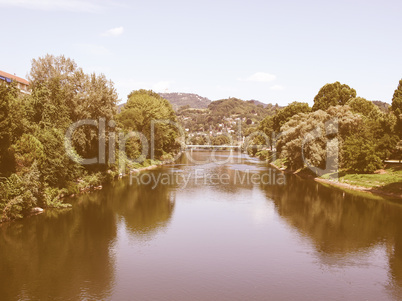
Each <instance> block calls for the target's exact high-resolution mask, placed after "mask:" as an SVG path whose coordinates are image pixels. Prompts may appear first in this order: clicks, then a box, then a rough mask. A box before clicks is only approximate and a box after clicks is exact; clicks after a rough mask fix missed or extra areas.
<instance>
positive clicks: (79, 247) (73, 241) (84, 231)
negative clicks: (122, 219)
mask: <svg viewBox="0 0 402 301" xmlns="http://www.w3.org/2000/svg"><path fill="white" fill-rule="evenodd" d="M82 203H83V204H85V205H83V206H76V207H75V208H74V209H73V210H69V211H67V212H60V211H59V212H58V213H55V212H51V211H49V212H47V213H44V214H43V215H40V216H35V217H31V218H28V219H26V220H24V221H20V222H15V223H11V224H7V225H2V226H1V227H0V246H1V247H0V296H1V299H2V300H17V299H18V300H48V299H49V298H50V299H56V298H60V299H62V300H74V299H76V298H77V297H78V296H79V298H81V299H85V298H88V297H89V296H91V297H92V298H96V299H101V298H104V297H105V296H107V295H108V294H109V293H110V290H111V288H112V284H113V278H114V271H113V264H112V263H111V262H110V254H109V248H110V246H111V244H112V243H113V240H114V239H115V237H116V226H115V218H114V215H113V212H112V211H111V210H109V209H108V208H106V207H103V206H102V204H101V199H99V198H96V197H95V195H92V196H85V197H83V198H82ZM50 296H51V297H50Z"/></svg>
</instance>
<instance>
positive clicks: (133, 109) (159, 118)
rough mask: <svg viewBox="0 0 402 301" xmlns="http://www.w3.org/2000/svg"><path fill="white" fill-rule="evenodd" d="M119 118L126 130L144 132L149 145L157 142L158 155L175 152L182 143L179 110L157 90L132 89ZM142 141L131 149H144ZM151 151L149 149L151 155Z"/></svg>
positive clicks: (156, 153) (117, 117)
mask: <svg viewBox="0 0 402 301" xmlns="http://www.w3.org/2000/svg"><path fill="white" fill-rule="evenodd" d="M116 119H117V121H118V123H119V126H120V127H121V128H122V129H123V130H125V131H126V132H132V131H135V132H139V133H141V134H142V135H144V137H145V138H146V140H147V141H146V144H147V146H149V147H150V146H151V144H152V143H154V144H153V146H154V152H155V156H156V157H157V158H160V157H161V156H163V155H164V154H165V153H171V152H175V151H177V150H178V149H179V147H180V144H179V143H178V141H177V139H178V138H179V135H180V132H179V129H178V127H177V124H176V122H177V119H176V114H175V113H174V111H173V109H172V106H171V105H170V103H169V102H168V101H167V100H166V99H164V98H162V97H160V96H159V95H158V94H157V93H155V92H153V91H147V90H138V91H133V92H131V93H130V95H129V99H128V101H127V104H126V105H125V106H124V108H123V109H122V111H121V112H120V113H119V114H118V115H117V116H116ZM138 144H139V141H137V143H136V145H135V144H134V145H131V147H130V146H128V147H127V149H128V150H130V149H131V153H139V152H140V151H141V152H142V151H143V149H142V147H140V146H138ZM150 155H151V154H150V153H149V152H148V154H147V156H148V157H150ZM131 159H136V158H131Z"/></svg>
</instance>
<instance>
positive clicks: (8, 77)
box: [0, 70, 31, 94]
mask: <svg viewBox="0 0 402 301" xmlns="http://www.w3.org/2000/svg"><path fill="white" fill-rule="evenodd" d="M2 81H4V82H6V83H11V82H12V81H16V82H17V87H18V89H20V91H21V92H22V93H25V94H31V91H30V90H29V81H27V80H26V79H23V78H21V77H18V76H15V75H12V74H10V73H7V72H4V71H1V70H0V82H2Z"/></svg>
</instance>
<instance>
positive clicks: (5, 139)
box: [0, 83, 17, 176]
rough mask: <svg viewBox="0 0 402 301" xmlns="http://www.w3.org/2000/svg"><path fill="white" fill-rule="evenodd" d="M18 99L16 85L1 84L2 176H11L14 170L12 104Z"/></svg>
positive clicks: (0, 158)
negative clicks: (11, 149) (11, 147)
mask: <svg viewBox="0 0 402 301" xmlns="http://www.w3.org/2000/svg"><path fill="white" fill-rule="evenodd" d="M16 97H17V90H16V88H15V86H14V85H6V84H4V83H0V176H6V175H9V173H10V172H11V170H12V156H11V153H10V146H11V143H12V123H13V120H12V111H11V107H12V102H13V101H14V99H15V98H16Z"/></svg>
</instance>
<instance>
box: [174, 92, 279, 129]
mask: <svg viewBox="0 0 402 301" xmlns="http://www.w3.org/2000/svg"><path fill="white" fill-rule="evenodd" d="M278 109H280V107H279V106H278V105H272V104H267V105H265V107H264V105H263V104H259V103H258V102H256V101H253V100H248V101H244V100H241V99H238V98H228V99H221V100H216V101H212V102H211V103H210V104H209V105H208V108H207V109H192V108H184V107H182V108H181V109H180V110H179V111H178V113H177V115H178V117H179V121H180V123H181V124H182V126H183V127H184V128H185V129H186V131H187V132H188V133H189V134H190V135H201V134H203V133H204V134H205V133H208V134H210V133H213V135H214V134H218V135H219V134H222V133H235V132H236V135H237V134H238V133H237V131H238V129H239V126H240V127H241V131H242V135H245V134H247V133H249V132H250V131H252V129H255V127H256V125H257V124H258V123H259V122H260V121H261V120H262V119H263V118H264V117H266V116H268V115H273V114H275V112H276V111H277V110H278Z"/></svg>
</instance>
